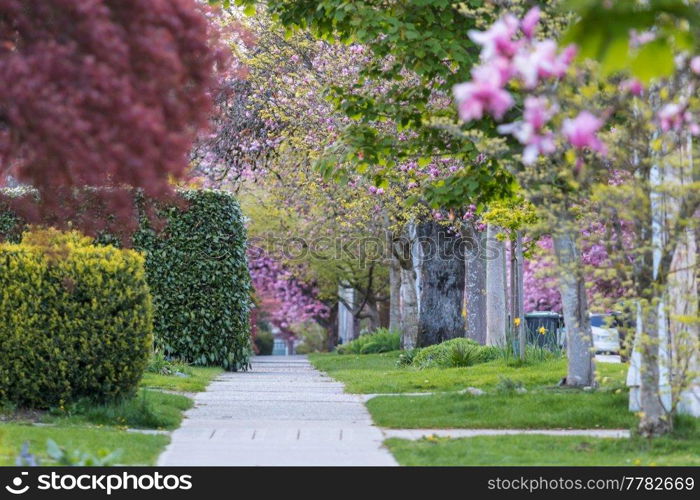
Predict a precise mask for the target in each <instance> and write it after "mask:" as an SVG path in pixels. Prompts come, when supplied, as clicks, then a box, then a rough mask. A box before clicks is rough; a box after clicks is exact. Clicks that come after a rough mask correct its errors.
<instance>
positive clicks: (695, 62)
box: [690, 56, 700, 75]
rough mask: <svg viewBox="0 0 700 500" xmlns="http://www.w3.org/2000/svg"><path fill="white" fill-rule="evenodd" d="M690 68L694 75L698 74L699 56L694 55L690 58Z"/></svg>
mask: <svg viewBox="0 0 700 500" xmlns="http://www.w3.org/2000/svg"><path fill="white" fill-rule="evenodd" d="M690 69H691V71H692V72H693V73H695V74H696V75H700V56H695V57H693V58H692V59H691V60H690Z"/></svg>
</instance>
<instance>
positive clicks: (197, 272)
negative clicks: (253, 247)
mask: <svg viewBox="0 0 700 500" xmlns="http://www.w3.org/2000/svg"><path fill="white" fill-rule="evenodd" d="M180 194H181V196H182V197H183V198H184V199H185V200H187V202H188V206H187V207H186V208H185V209H181V208H177V207H168V208H165V209H163V213H162V214H161V215H164V216H165V218H166V219H167V221H168V224H167V226H166V227H165V229H164V230H163V231H162V232H161V233H160V234H156V232H155V231H153V230H150V229H148V227H147V226H148V224H147V222H144V227H143V229H142V230H140V231H139V232H138V233H137V234H136V235H135V237H134V247H135V248H136V249H139V250H142V251H143V252H145V253H146V272H147V273H148V284H149V285H150V287H151V293H152V294H153V304H154V306H155V311H156V315H155V323H154V329H155V334H156V337H155V338H156V346H157V347H159V348H161V349H162V350H163V351H164V352H165V354H166V355H171V356H175V357H178V358H181V359H183V360H185V361H187V362H190V363H194V364H197V365H219V366H222V367H223V368H225V369H227V370H240V369H247V368H248V365H249V359H250V351H251V346H250V324H249V319H248V314H249V310H250V286H251V285H250V274H249V272H248V262H247V260H246V230H245V226H244V219H243V214H242V213H241V209H240V206H239V205H238V202H237V201H236V199H235V198H234V197H233V196H232V195H231V194H229V193H226V192H223V191H209V190H203V191H181V192H180Z"/></svg>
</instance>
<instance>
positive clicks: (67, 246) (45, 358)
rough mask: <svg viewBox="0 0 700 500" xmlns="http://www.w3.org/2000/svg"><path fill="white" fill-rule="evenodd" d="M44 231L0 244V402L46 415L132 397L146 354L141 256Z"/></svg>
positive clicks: (148, 313) (148, 327) (146, 297)
mask: <svg viewBox="0 0 700 500" xmlns="http://www.w3.org/2000/svg"><path fill="white" fill-rule="evenodd" d="M90 243H91V240H90V239H88V238H84V237H82V236H80V235H78V234H77V233H60V232H58V231H53V230H48V231H39V232H35V233H28V234H27V235H25V237H24V239H23V241H22V243H20V244H9V243H6V244H0V359H1V360H2V361H1V362H0V400H2V401H5V402H11V403H14V404H16V405H19V406H21V407H30V408H49V407H54V406H61V405H63V404H65V403H69V402H72V401H76V400H78V399H82V398H89V399H92V400H95V401H99V402H107V401H112V400H116V399H119V398H121V397H125V396H129V395H131V394H133V393H134V391H135V389H136V387H137V385H138V382H139V380H140V379H141V376H142V375H143V372H144V369H145V367H146V363H147V360H148V356H149V354H150V351H151V349H152V342H153V337H152V329H153V326H152V322H153V319H152V306H151V297H150V294H149V289H148V285H147V284H146V277H145V271H144V259H143V257H142V256H141V255H140V254H138V253H137V252H134V251H129V250H119V249H116V248H114V247H111V246H105V247H97V246H92V245H91V244H90Z"/></svg>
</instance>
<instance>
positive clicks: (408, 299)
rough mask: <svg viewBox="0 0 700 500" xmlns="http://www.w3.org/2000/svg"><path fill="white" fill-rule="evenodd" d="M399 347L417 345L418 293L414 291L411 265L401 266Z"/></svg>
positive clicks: (414, 285)
mask: <svg viewBox="0 0 700 500" xmlns="http://www.w3.org/2000/svg"><path fill="white" fill-rule="evenodd" d="M400 295H401V321H400V324H401V348H402V349H414V348H415V347H417V346H418V328H419V318H418V294H417V293H416V273H415V271H414V270H413V267H410V268H409V269H404V268H401V288H400Z"/></svg>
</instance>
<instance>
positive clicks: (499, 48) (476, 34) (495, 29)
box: [469, 14, 520, 60]
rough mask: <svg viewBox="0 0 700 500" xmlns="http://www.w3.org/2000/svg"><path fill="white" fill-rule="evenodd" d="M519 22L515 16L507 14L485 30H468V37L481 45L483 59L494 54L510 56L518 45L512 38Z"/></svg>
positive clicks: (487, 58)
mask: <svg viewBox="0 0 700 500" xmlns="http://www.w3.org/2000/svg"><path fill="white" fill-rule="evenodd" d="M519 24H520V22H519V21H518V19H517V18H516V17H515V16H513V15H511V14H508V15H506V16H503V17H502V18H501V19H499V20H498V21H496V22H495V23H494V24H493V25H492V26H491V28H489V29H488V30H487V31H476V30H471V31H469V38H470V39H471V40H472V41H473V42H474V43H476V44H478V45H481V46H482V52H481V57H482V58H483V59H485V60H489V59H492V58H493V57H494V56H496V55H500V56H503V57H506V58H510V57H512V56H513V54H515V52H516V51H517V49H518V47H519V45H520V43H519V42H517V41H514V40H513V37H514V36H515V34H516V32H517V31H518V26H519Z"/></svg>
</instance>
